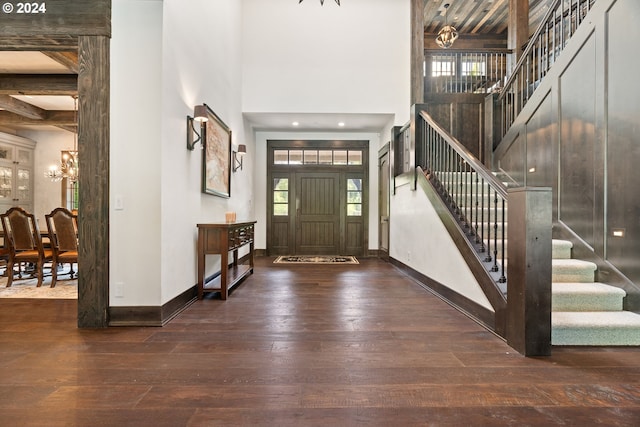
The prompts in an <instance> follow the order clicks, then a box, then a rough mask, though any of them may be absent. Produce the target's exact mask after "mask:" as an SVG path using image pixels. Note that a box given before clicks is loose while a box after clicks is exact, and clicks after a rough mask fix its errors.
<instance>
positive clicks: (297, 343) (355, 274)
mask: <svg viewBox="0 0 640 427" xmlns="http://www.w3.org/2000/svg"><path fill="white" fill-rule="evenodd" d="M271 261H272V259H271V258H258V260H257V265H256V269H255V274H254V275H253V276H251V277H249V278H248V279H247V280H246V281H245V282H244V283H243V284H242V285H241V286H240V287H239V288H237V289H236V290H235V291H234V292H233V293H232V294H231V296H230V297H229V299H228V300H227V301H220V300H218V299H206V300H204V301H198V302H196V303H194V304H193V305H192V306H191V307H189V308H188V309H187V310H186V311H184V312H183V313H182V314H181V315H180V316H178V317H177V318H176V319H175V320H173V321H172V322H171V323H170V324H169V325H167V326H165V327H163V328H109V329H107V330H79V329H77V328H76V309H77V306H76V302H74V301H64V300H58V301H51V300H11V299H4V300H0V425H2V426H38V427H40V426H154V427H159V426H334V425H335V426H352V425H367V426H377V425H380V426H391V425H394V426H422V425H437V426H463V425H469V426H485V425H486V426H525V425H531V426H547V425H569V426H591V425H607V426H632V425H633V426H637V425H640V349H637V348H617V349H612V348H608V349H599V348H560V349H559V348H554V351H553V356H552V357H548V358H524V357H522V356H520V355H519V354H517V353H515V352H514V351H513V350H511V349H510V348H509V347H508V346H507V345H506V344H505V343H504V342H503V341H502V340H500V339H499V338H496V337H495V336H494V335H492V334H491V333H489V332H487V331H485V330H484V329H483V328H482V327H480V326H478V325H477V324H476V323H474V322H473V321H471V320H469V319H468V318H467V317H465V316H464V315H462V314H460V313H459V312H457V311H455V310H454V309H452V308H451V307H449V306H448V305H447V304H445V303H444V302H442V301H441V300H439V299H438V298H436V297H434V296H433V295H431V294H430V293H429V292H427V291H425V290H424V289H423V288H421V287H420V286H419V285H418V284H416V283H415V282H413V281H412V280H411V279H409V278H407V277H406V276H404V275H403V274H401V273H400V272H399V271H398V270H396V269H394V268H393V267H392V266H391V265H390V264H387V263H384V262H380V261H378V260H374V259H365V260H361V264H360V265H355V266H342V265H340V266H322V267H316V266H308V265H306V266H304V265H294V266H291V265H274V264H272V263H271Z"/></svg>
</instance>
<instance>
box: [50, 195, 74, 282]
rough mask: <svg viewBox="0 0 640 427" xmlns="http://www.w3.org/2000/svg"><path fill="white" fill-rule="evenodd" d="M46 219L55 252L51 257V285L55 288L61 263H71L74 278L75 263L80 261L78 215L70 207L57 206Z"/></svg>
mask: <svg viewBox="0 0 640 427" xmlns="http://www.w3.org/2000/svg"><path fill="white" fill-rule="evenodd" d="M45 219H46V220H47V230H49V241H50V242H51V250H52V252H53V256H52V259H51V287H52V288H53V287H54V286H55V285H56V281H57V280H58V265H60V264H66V263H69V264H71V268H70V270H69V273H68V274H69V276H70V278H71V279H73V278H74V275H75V271H74V269H73V264H77V263H78V217H77V216H76V215H74V214H72V213H71V211H69V210H68V209H65V208H56V209H54V210H52V211H51V213H49V214H47V215H45ZM65 274H67V273H65ZM76 277H77V275H76Z"/></svg>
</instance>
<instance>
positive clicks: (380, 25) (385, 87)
mask: <svg viewBox="0 0 640 427" xmlns="http://www.w3.org/2000/svg"><path fill="white" fill-rule="evenodd" d="M244 5H245V8H244V9H245V10H244V16H243V36H244V37H243V43H242V53H243V68H242V70H243V97H242V107H243V110H244V111H245V112H265V111H266V112H308V113H333V112H338V113H351V112H353V113H396V114H397V115H398V116H397V117H396V118H397V120H399V122H400V123H401V122H405V121H406V120H408V117H409V107H410V105H409V102H410V49H411V40H410V7H409V6H410V4H409V0H348V1H344V2H342V6H338V5H336V4H335V3H334V2H333V1H330V0H327V1H326V2H325V4H324V6H320V2H319V1H317V0H307V1H305V2H303V3H302V4H298V2H297V1H295V0H269V1H265V0H244Z"/></svg>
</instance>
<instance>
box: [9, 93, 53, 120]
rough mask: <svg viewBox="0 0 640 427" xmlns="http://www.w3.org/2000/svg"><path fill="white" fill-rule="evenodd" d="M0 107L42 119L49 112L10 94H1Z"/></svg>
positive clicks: (27, 116)
mask: <svg viewBox="0 0 640 427" xmlns="http://www.w3.org/2000/svg"><path fill="white" fill-rule="evenodd" d="M0 108H1V109H4V110H6V111H9V112H11V113H15V114H18V115H19V116H22V117H26V118H28V119H35V120H42V119H44V118H45V117H46V116H47V112H46V111H45V110H43V109H42V108H39V107H36V106H35V105H31V104H28V103H26V102H24V101H20V100H19V99H15V98H12V97H10V96H9V95H0Z"/></svg>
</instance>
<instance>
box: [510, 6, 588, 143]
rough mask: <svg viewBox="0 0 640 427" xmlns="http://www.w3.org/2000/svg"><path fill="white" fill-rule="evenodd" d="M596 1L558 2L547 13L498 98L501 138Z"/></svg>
mask: <svg viewBox="0 0 640 427" xmlns="http://www.w3.org/2000/svg"><path fill="white" fill-rule="evenodd" d="M567 2H568V3H569V4H568V6H566V3H567ZM595 2H596V0H555V1H554V2H553V5H552V6H551V7H550V8H549V9H548V10H547V12H546V14H545V16H544V19H543V20H542V21H541V22H540V25H538V28H537V29H536V31H535V32H534V34H533V36H532V37H531V39H530V40H529V43H528V44H527V46H526V47H525V49H524V51H523V53H522V56H521V57H520V59H519V60H518V62H517V63H516V66H515V68H514V69H513V72H512V73H511V74H510V75H509V77H508V79H507V81H506V83H505V85H504V88H503V89H502V91H501V92H500V95H499V96H498V98H497V100H498V102H500V103H501V105H502V109H501V115H502V128H501V135H500V136H504V135H506V133H507V131H508V130H509V128H510V127H511V125H512V124H513V122H514V121H515V118H516V116H517V115H518V114H520V112H521V111H522V109H523V108H524V106H525V105H526V103H527V101H528V100H529V99H530V98H531V96H532V95H533V93H534V92H535V90H536V88H537V87H538V85H539V84H540V81H541V80H542V79H543V78H544V76H546V74H547V72H548V71H549V69H550V68H551V66H552V64H553V63H555V62H556V59H557V58H558V56H559V55H560V52H562V50H563V49H564V47H565V45H566V43H567V42H568V40H569V39H571V37H572V36H573V34H574V33H575V32H576V31H577V29H578V27H579V24H580V23H581V22H582V21H583V20H584V18H585V16H586V15H587V13H588V12H589V11H590V10H591V9H592V7H593V5H594V4H595ZM567 18H568V22H566V23H565V21H566V20H567Z"/></svg>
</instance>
